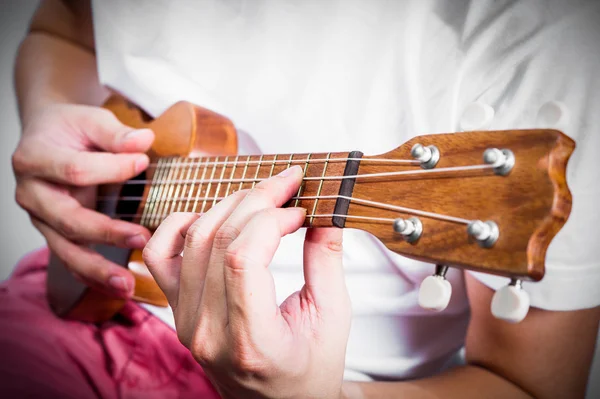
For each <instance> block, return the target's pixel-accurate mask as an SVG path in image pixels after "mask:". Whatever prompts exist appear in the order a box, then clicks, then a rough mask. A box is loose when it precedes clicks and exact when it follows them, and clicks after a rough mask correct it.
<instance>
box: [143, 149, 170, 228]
mask: <svg viewBox="0 0 600 399" xmlns="http://www.w3.org/2000/svg"><path fill="white" fill-rule="evenodd" d="M173 160H174V158H168V159H167V162H166V165H165V169H164V171H163V173H162V176H161V179H160V180H164V179H167V178H168V176H169V175H170V174H171V166H172V163H173ZM163 191H166V188H165V185H164V184H160V185H159V188H158V190H157V192H156V195H155V196H154V198H153V199H152V204H153V207H152V214H151V215H150V219H149V220H148V227H153V226H154V225H155V223H156V213H157V212H158V208H159V206H160V199H161V198H162V195H163Z"/></svg>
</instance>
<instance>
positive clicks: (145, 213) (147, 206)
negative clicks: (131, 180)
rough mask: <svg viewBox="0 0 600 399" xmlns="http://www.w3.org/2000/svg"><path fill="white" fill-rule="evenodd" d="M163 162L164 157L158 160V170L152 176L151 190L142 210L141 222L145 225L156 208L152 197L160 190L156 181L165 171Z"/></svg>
mask: <svg viewBox="0 0 600 399" xmlns="http://www.w3.org/2000/svg"><path fill="white" fill-rule="evenodd" d="M163 164H164V159H163V158H161V159H159V160H158V164H157V166H156V170H155V171H154V176H152V184H150V190H148V198H147V199H146V203H145V204H144V210H143V211H142V219H141V221H140V224H141V225H142V226H145V225H146V223H147V221H148V216H149V214H150V213H151V210H152V209H153V208H154V203H153V202H152V199H153V198H154V195H155V194H156V191H157V190H158V187H157V186H155V185H154V182H155V181H156V180H157V177H158V176H160V174H161V173H162V172H163Z"/></svg>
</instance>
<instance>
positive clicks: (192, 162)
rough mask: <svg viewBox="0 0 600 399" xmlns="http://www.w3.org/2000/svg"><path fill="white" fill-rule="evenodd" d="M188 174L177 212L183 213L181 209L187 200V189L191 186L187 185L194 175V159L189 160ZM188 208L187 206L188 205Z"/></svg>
mask: <svg viewBox="0 0 600 399" xmlns="http://www.w3.org/2000/svg"><path fill="white" fill-rule="evenodd" d="M186 160H187V163H186V165H187V174H186V175H185V181H186V183H183V190H181V198H180V200H179V205H178V206H177V209H175V212H181V208H182V206H183V203H184V202H185V201H186V200H185V197H186V196H185V193H186V191H185V190H186V189H188V190H189V189H190V184H189V183H187V182H189V181H190V176H191V175H192V166H193V165H194V159H193V158H187V159H186ZM175 197H177V193H175ZM186 206H187V204H186Z"/></svg>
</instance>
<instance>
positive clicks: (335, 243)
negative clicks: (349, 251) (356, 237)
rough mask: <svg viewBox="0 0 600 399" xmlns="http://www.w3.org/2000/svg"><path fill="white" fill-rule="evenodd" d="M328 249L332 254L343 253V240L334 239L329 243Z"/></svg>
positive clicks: (327, 244)
mask: <svg viewBox="0 0 600 399" xmlns="http://www.w3.org/2000/svg"><path fill="white" fill-rule="evenodd" d="M326 248H327V249H328V250H329V251H330V252H332V253H335V254H338V253H341V252H343V250H344V246H343V244H342V239H341V238H339V239H332V240H329V241H327V243H326Z"/></svg>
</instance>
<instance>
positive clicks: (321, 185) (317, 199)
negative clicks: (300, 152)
mask: <svg viewBox="0 0 600 399" xmlns="http://www.w3.org/2000/svg"><path fill="white" fill-rule="evenodd" d="M330 156H331V153H330V152H329V153H327V157H326V159H327V160H326V161H325V166H323V173H322V174H321V177H325V173H326V171H327V165H328V164H329V157H330ZM323 181H324V180H321V181H320V182H319V189H318V190H317V198H316V199H315V204H314V205H313V209H312V213H311V216H310V220H309V222H308V224H309V226H312V224H313V219H314V218H315V214H316V213H317V203H318V202H319V196H320V195H321V189H322V188H323Z"/></svg>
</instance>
